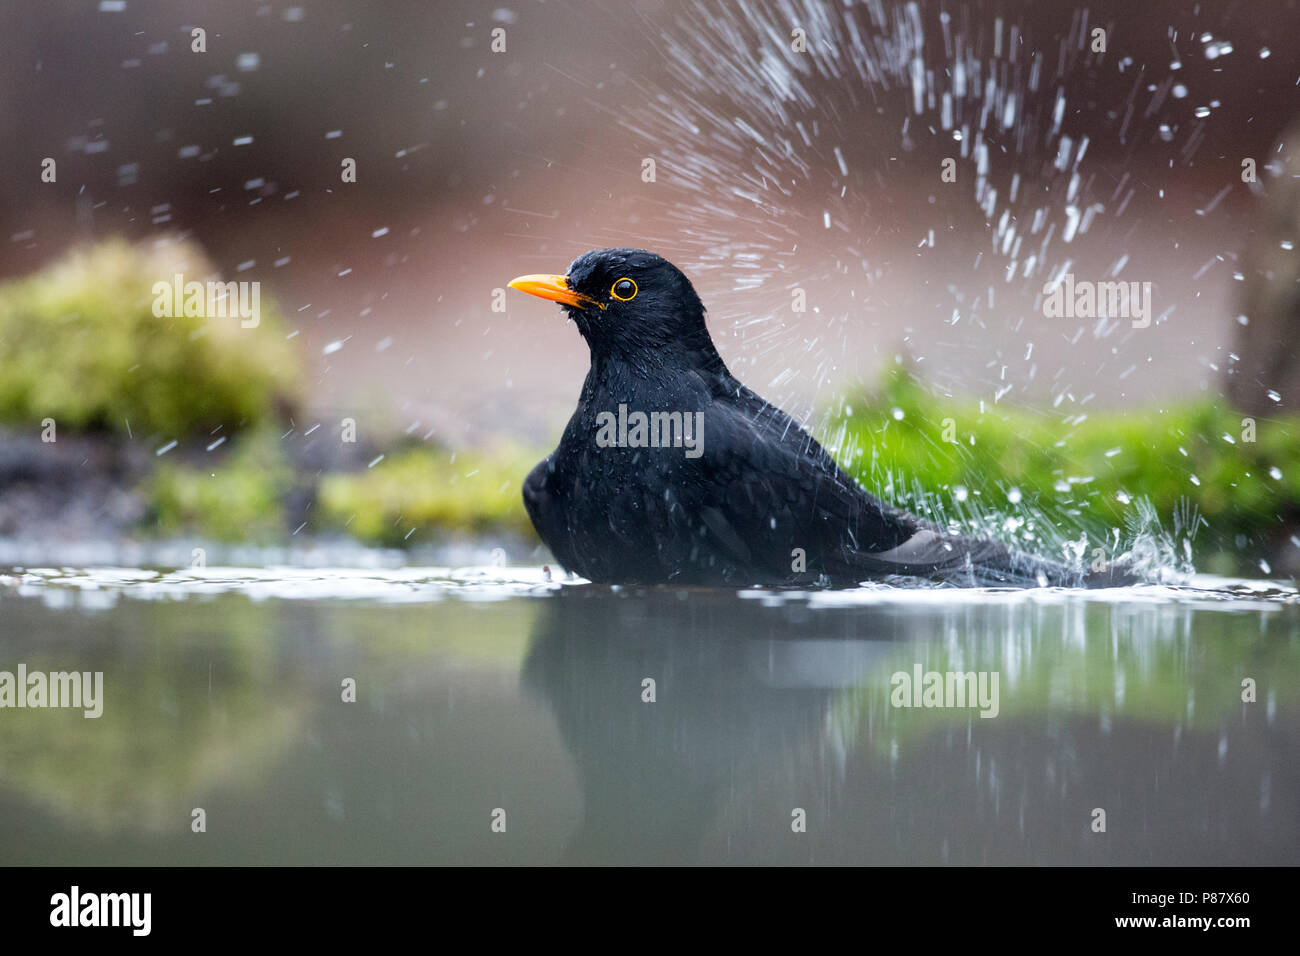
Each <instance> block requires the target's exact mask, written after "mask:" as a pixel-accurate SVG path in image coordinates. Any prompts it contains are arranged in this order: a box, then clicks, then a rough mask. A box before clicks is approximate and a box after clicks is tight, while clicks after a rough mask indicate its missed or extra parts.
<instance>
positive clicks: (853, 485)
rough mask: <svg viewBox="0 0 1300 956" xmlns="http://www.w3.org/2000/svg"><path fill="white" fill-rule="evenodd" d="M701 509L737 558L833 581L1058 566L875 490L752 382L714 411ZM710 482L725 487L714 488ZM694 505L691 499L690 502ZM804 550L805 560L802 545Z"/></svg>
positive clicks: (981, 574)
mask: <svg viewBox="0 0 1300 956" xmlns="http://www.w3.org/2000/svg"><path fill="white" fill-rule="evenodd" d="M706 422H707V424H708V428H709V431H708V432H707V433H706V434H705V436H704V454H703V456H702V459H701V460H702V461H703V465H702V467H701V469H700V474H699V478H700V481H699V483H698V486H697V485H695V484H693V483H691V482H684V483H682V487H683V494H684V495H687V496H689V495H690V494H691V493H692V490H693V489H694V490H695V491H696V493H697V494H698V495H699V499H700V500H699V501H698V502H697V503H696V504H697V508H696V510H695V513H696V514H698V516H699V519H700V521H701V522H702V524H703V525H704V527H705V529H706V533H707V534H708V535H709V536H710V537H711V538H712V540H713V541H714V542H715V543H716V545H717V546H718V547H719V548H720V549H722V550H723V551H724V552H726V553H728V554H730V555H732V556H733V557H734V558H735V559H736V561H737V562H739V563H741V564H745V565H756V566H759V567H762V568H764V569H765V570H767V571H768V572H769V573H771V574H775V575H785V576H792V574H793V572H794V569H795V568H796V567H797V566H798V564H800V563H802V564H803V565H805V566H806V574H807V575H808V576H811V577H814V578H815V577H817V576H819V575H820V574H825V575H826V576H827V577H828V578H830V579H831V580H832V581H838V582H842V581H863V580H867V579H878V578H882V577H886V576H890V575H903V576H909V577H926V578H941V579H950V580H956V579H957V578H959V577H965V578H967V582H966V583H981V584H983V583H987V584H1001V583H1035V582H1036V581H1040V580H1041V579H1042V574H1043V572H1044V569H1047V570H1048V571H1049V572H1051V573H1050V574H1049V579H1051V580H1052V581H1053V583H1054V582H1055V579H1056V577H1057V575H1056V573H1055V572H1056V571H1057V570H1058V569H1059V566H1056V565H1053V564H1052V563H1051V562H1047V563H1046V564H1044V563H1042V562H1041V561H1040V560H1039V559H1035V558H1032V557H1030V556H1028V555H1019V554H1016V553H1014V552H1011V551H1009V550H1008V549H1007V548H1006V547H1005V546H1003V545H1001V544H999V543H997V542H993V541H987V540H974V539H970V538H963V537H959V536H956V535H952V534H949V533H947V532H945V531H944V530H943V529H941V528H939V527H937V526H935V525H932V524H929V523H927V522H924V521H921V520H920V519H918V518H916V517H914V516H913V515H910V514H908V513H907V512H905V511H902V510H900V509H897V508H894V507H892V506H890V505H887V504H885V503H884V502H882V501H881V500H880V499H878V498H876V497H875V496H874V495H872V494H870V493H869V492H867V491H866V490H865V489H864V488H863V487H862V486H861V485H859V484H858V483H857V481H856V480H855V479H854V478H853V477H852V476H851V475H849V474H848V473H847V472H845V471H844V469H842V468H841V467H840V466H839V465H838V464H837V463H836V461H835V459H834V458H833V457H831V455H830V454H829V453H828V452H826V451H825V449H823V448H822V447H821V445H820V444H819V443H818V442H817V441H816V440H815V439H814V438H813V437H812V436H811V435H809V434H808V433H807V432H806V431H804V430H803V429H802V428H800V427H799V425H798V424H797V423H795V422H794V421H793V420H792V419H791V418H790V417H789V416H788V415H786V414H785V413H784V412H782V411H780V410H779V409H777V408H776V407H775V406H772V405H770V404H768V403H766V402H765V401H763V400H762V399H761V398H759V397H758V396H756V395H754V394H753V393H752V392H749V391H748V390H747V389H744V390H742V391H741V392H739V393H738V394H737V395H735V397H734V398H733V399H731V400H723V401H719V402H716V403H715V404H714V405H713V407H712V408H711V409H710V410H709V412H708V414H707V415H706ZM707 489H722V494H721V495H709V496H708V497H707V499H706V498H705V495H704V492H705V491H706V490H707ZM683 504H684V505H686V506H687V511H688V512H689V511H690V505H691V502H690V501H683ZM796 549H799V550H801V551H802V560H800V557H799V554H798V551H797V550H796Z"/></svg>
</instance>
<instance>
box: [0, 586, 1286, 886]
mask: <svg viewBox="0 0 1300 956" xmlns="http://www.w3.org/2000/svg"><path fill="white" fill-rule="evenodd" d="M51 605H55V606H51ZM20 661H21V662H25V663H26V664H27V666H28V669H29V670H34V669H45V670H63V669H73V668H75V669H79V670H102V671H104V675H105V676H104V680H105V698H106V700H105V706H104V715H103V717H101V718H100V719H98V720H87V719H84V718H82V717H81V715H80V712H76V713H71V712H67V711H53V710H43V711H33V710H21V711H20V710H11V709H6V710H0V862H4V863H66V864H82V863H92V864H107V863H195V864H222V863H344V862H355V863H398V862H402V863H421V862H428V863H435V862H436V863H470V862H486V863H508V862H518V863H552V862H562V861H563V862H619V863H622V862H629V863H630V862H646V863H658V862H731V863H808V862H816V863H849V862H862V863H883V864H911V863H953V864H977V863H1040V864H1042V863H1048V864H1050V863H1086V864H1156V863H1208V864H1220V863H1222V864H1229V863H1243V864H1250V863H1292V864H1294V863H1297V862H1300V759H1298V758H1300V722H1298V718H1300V692H1298V691H1297V686H1298V683H1297V682H1298V681H1300V607H1297V606H1296V605H1294V604H1285V603H1273V604H1270V603H1267V602H1263V601H1251V602H1239V603H1235V604H1234V603H1232V602H1228V603H1223V604H1220V605H1214V604H1210V603H1197V602H1186V601H1181V600H1168V599H1164V600H1154V599H1147V598H1143V597H1138V596H1135V597H1134V598H1133V599H1132V600H1114V599H1109V600H1095V599H1084V598H1076V597H1059V596H1058V597H1056V598H1050V599H1044V598H1042V597H1039V598H1034V599H1029V598H1023V597H1010V596H1003V595H991V596H989V598H988V600H986V601H971V600H969V599H967V600H962V601H955V600H950V599H947V598H946V597H945V596H943V595H939V596H936V597H935V599H934V600H933V601H929V602H919V601H918V602H915V603H910V602H909V603H893V602H887V601H886V602H879V601H863V602H854V601H845V602H842V603H835V602H830V603H827V604H822V603H819V602H814V603H812V604H810V603H809V602H808V601H805V600H802V599H794V600H786V601H773V600H770V599H762V598H755V597H742V596H737V595H735V594H728V593H719V592H707V591H695V592H690V593H686V592H677V591H647V592H623V593H614V592H610V591H608V590H605V589H597V588H567V589H565V590H564V591H562V592H546V593H540V594H536V595H518V596H512V597H506V598H505V599H502V600H495V601H473V600H463V599H458V598H446V597H444V598H443V599H440V600H436V601H432V602H427V603H401V604H395V603H389V602H376V601H346V602H343V601H326V600H296V601H295V600H282V599H275V598H272V599H267V600H260V601H255V600H250V599H249V597H247V596H246V595H245V594H242V593H226V594H218V595H212V596H206V597H202V596H191V597H188V598H185V599H183V600H169V601H141V600H132V599H126V598H124V599H120V600H117V599H114V600H109V601H102V600H93V599H92V600H89V601H87V599H86V598H85V597H82V598H75V597H69V598H68V599H67V600H59V601H51V600H49V596H48V594H47V595H44V596H42V595H40V594H31V595H29V596H18V595H15V594H12V593H11V594H8V595H5V596H0V670H5V669H7V670H13V669H14V668H15V666H16V664H17V663H18V662H20ZM917 664H919V665H921V667H922V668H923V669H924V670H927V671H928V670H938V671H947V670H953V671H971V670H973V671H990V672H991V671H996V672H998V673H999V675H1000V695H999V696H1000V699H999V713H998V716H997V717H995V718H992V719H984V718H980V717H979V716H978V712H977V711H976V710H971V709H900V708H895V707H892V706H891V705H890V676H891V674H893V673H894V672H896V671H908V672H910V671H911V670H912V668H913V666H914V665H917ZM345 677H353V678H355V679H356V681H357V687H358V701H357V703H355V704H349V703H344V702H342V700H341V699H340V698H341V693H340V684H341V681H342V680H343V678H345ZM647 678H650V679H653V681H654V682H655V694H656V700H655V702H653V703H647V702H644V701H643V699H642V697H643V681H644V680H645V679H647ZM1243 678H1253V679H1254V680H1255V681H1256V682H1257V685H1258V691H1257V695H1258V700H1257V702H1255V703H1243V702H1242V700H1241V693H1242V690H1241V682H1242V680H1243ZM195 807H202V808H204V810H205V811H206V813H207V832H206V833H202V834H195V833H192V832H191V830H190V820H191V811H192V809H193V808H195ZM496 808H501V809H503V810H504V811H505V815H506V832H505V833H494V832H492V829H491V822H492V814H493V811H494V810H495V809H496ZM795 808H800V809H802V810H803V811H804V813H805V814H806V818H807V832H804V833H796V832H793V831H792V826H791V822H792V812H793V811H794V810H795ZM1094 808H1103V809H1104V810H1105V812H1106V832H1105V833H1094V832H1092V829H1091V827H1090V824H1091V823H1092V821H1093V810H1094Z"/></svg>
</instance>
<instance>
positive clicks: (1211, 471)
mask: <svg viewBox="0 0 1300 956" xmlns="http://www.w3.org/2000/svg"><path fill="white" fill-rule="evenodd" d="M900 415H901V417H900ZM1242 419H1243V416H1242V415H1240V414H1238V413H1236V412H1234V411H1232V410H1231V409H1228V408H1224V407H1222V406H1218V405H1215V404H1213V403H1211V402H1208V401H1202V402H1191V403H1181V404H1176V405H1171V406H1168V407H1165V408H1144V409H1140V410H1135V411H1130V412H1125V411H1106V412H1101V413H1096V412H1092V413H1089V414H1087V415H1086V416H1085V417H1083V418H1082V419H1081V418H1080V413H1079V412H1077V411H1074V410H1071V411H1056V410H1052V409H1045V410H1040V411H1037V412H1034V411H1029V410H1025V409H1019V408H1011V407H1007V406H1004V405H991V404H989V403H985V405H984V407H983V409H981V407H980V405H979V403H977V402H971V401H963V400H959V399H949V398H938V397H935V396H933V395H931V394H930V393H928V392H927V391H926V390H925V389H924V388H922V387H921V386H920V385H918V384H917V383H916V382H915V381H913V380H912V379H911V378H910V377H909V376H907V375H906V374H904V373H901V372H899V373H897V374H895V375H892V376H890V377H889V378H888V379H887V380H886V382H885V384H884V386H883V388H882V389H881V391H880V392H879V393H877V394H875V395H873V396H869V397H867V399H866V401H865V402H864V403H861V404H858V406H857V407H856V408H854V409H853V410H852V411H849V410H847V409H846V411H845V413H844V414H843V415H840V416H838V417H836V418H834V419H833V420H832V421H831V422H830V424H829V426H828V428H827V429H826V431H825V435H826V438H827V440H828V442H829V443H830V444H832V445H836V446H838V447H839V448H840V449H841V452H840V457H841V460H842V461H844V462H845V463H846V464H847V466H848V467H849V468H850V469H851V470H852V471H854V473H855V474H856V475H857V477H858V478H859V480H861V481H862V482H863V483H864V484H865V485H867V486H868V487H869V488H875V489H877V490H879V491H881V492H882V493H883V494H884V495H885V496H886V497H888V498H891V499H893V500H895V501H899V502H901V503H903V504H907V505H911V506H915V505H919V504H925V505H927V506H929V507H930V508H931V509H933V511H934V513H936V514H939V515H944V516H948V517H952V516H963V515H969V514H971V513H972V512H973V511H975V510H978V509H977V508H975V507H972V505H971V504H970V503H971V502H972V501H976V500H978V501H979V502H980V503H981V505H982V507H983V508H984V509H987V510H989V511H991V512H1003V513H1005V512H1009V511H1011V510H1012V508H1011V507H1010V505H1009V502H1008V497H1007V496H1008V492H1010V490H1011V489H1012V488H1015V489H1017V490H1018V491H1019V493H1020V496H1021V499H1022V500H1023V501H1024V502H1025V503H1026V504H1028V505H1029V506H1031V508H1033V509H1035V510H1037V512H1038V513H1040V514H1042V515H1043V516H1044V517H1045V518H1047V519H1049V520H1050V519H1052V518H1053V517H1054V516H1060V515H1069V514H1074V515H1076V516H1078V518H1079V519H1080V520H1079V521H1078V522H1077V524H1078V525H1079V526H1082V527H1085V528H1088V527H1092V528H1094V529H1098V528H1102V527H1107V528H1109V527H1120V526H1123V525H1124V524H1125V523H1126V521H1127V520H1128V519H1131V518H1132V517H1133V510H1134V509H1133V506H1132V505H1131V504H1129V503H1127V502H1128V500H1130V499H1137V498H1139V497H1143V498H1146V499H1148V500H1150V502H1151V503H1152V504H1153V505H1154V506H1155V509H1156V512H1157V514H1158V515H1159V516H1160V517H1161V519H1162V520H1163V521H1165V522H1168V520H1169V518H1170V516H1171V515H1172V514H1173V513H1174V512H1175V511H1176V510H1179V509H1181V510H1182V511H1183V512H1184V513H1188V509H1189V506H1191V507H1194V508H1195V509H1197V511H1198V512H1199V514H1200V515H1201V517H1202V518H1204V519H1205V521H1206V523H1207V524H1208V526H1209V531H1210V534H1209V535H1208V536H1205V537H1204V538H1202V539H1201V540H1200V541H1198V543H1199V544H1201V545H1202V546H1203V548H1202V550H1206V549H1213V548H1215V547H1219V546H1224V545H1226V546H1228V547H1232V544H1233V540H1234V539H1235V537H1236V536H1237V535H1238V534H1244V535H1246V536H1247V537H1248V538H1257V537H1260V536H1265V535H1268V534H1270V533H1273V532H1276V530H1277V529H1278V528H1279V527H1280V521H1281V520H1282V519H1289V520H1294V519H1295V518H1296V517H1297V516H1300V416H1297V415H1294V414H1292V415H1287V416H1279V417H1277V418H1273V419H1259V420H1258V421H1257V422H1256V423H1255V441H1253V442H1248V441H1245V440H1243V430H1244V426H1243V423H1242ZM948 420H951V421H950V422H949V421H948ZM945 425H947V426H948V427H949V428H950V429H951V430H953V431H955V438H956V441H955V442H953V441H945V440H944V437H945V435H944V431H945ZM1274 469H1276V471H1274ZM1274 474H1279V475H1280V477H1274ZM917 488H920V489H925V491H926V492H928V493H930V495H929V496H925V495H921V494H918V493H916V492H915V489H917ZM958 488H962V489H965V493H966V502H965V503H963V502H962V501H960V500H959V498H960V495H959V494H958V492H957V489H958ZM1203 530H1204V529H1203Z"/></svg>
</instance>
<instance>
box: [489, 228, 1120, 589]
mask: <svg viewBox="0 0 1300 956" xmlns="http://www.w3.org/2000/svg"><path fill="white" fill-rule="evenodd" d="M510 286H511V288H514V289H518V290H520V291H522V292H527V293H529V294H531V295H535V296H540V297H541V298H544V299H550V300H553V301H555V302H558V303H560V304H561V306H562V307H563V308H564V310H565V311H566V312H567V313H568V315H569V317H570V318H571V319H572V320H573V322H574V324H575V325H576V326H577V327H578V331H579V332H580V333H582V337H583V338H584V339H586V341H587V345H588V347H589V349H590V351H591V368H590V371H589V372H588V373H587V378H586V381H585V382H584V383H583V386H582V394H581V395H580V396H579V399H578V408H577V410H576V411H575V412H574V413H573V417H572V418H570V419H569V423H568V425H567V426H566V427H565V429H564V434H563V436H562V437H561V438H560V443H559V446H558V447H557V448H556V449H555V451H554V452H552V453H551V454H550V456H548V457H547V458H546V460H545V461H543V462H541V463H540V464H539V465H537V467H536V468H534V469H533V470H532V472H531V473H530V474H529V475H528V478H527V480H526V481H525V482H524V487H523V497H524V506H525V507H526V508H527V510H528V515H529V517H530V518H531V519H532V522H533V526H534V527H536V529H537V533H538V534H539V535H540V536H541V538H542V541H543V542H545V544H546V546H547V547H548V548H550V550H551V552H552V553H553V554H554V555H555V558H556V560H557V561H558V562H559V563H560V564H561V565H563V566H564V568H566V569H567V570H569V571H571V572H575V573H577V574H579V575H581V576H583V577H585V578H587V579H589V580H591V581H593V582H597V583H608V584H669V583H671V584H687V585H706V586H708V585H714V586H717V585H727V586H801V587H809V586H819V585H820V586H830V587H852V586H857V585H858V584H860V583H862V582H864V581H869V580H871V581H881V580H887V579H893V578H908V579H917V578H921V579H929V580H933V581H941V582H945V583H949V584H955V585H967V586H1013V587H1034V586H1049V585H1051V586H1080V585H1092V586H1097V585H1111V584H1123V583H1129V582H1130V581H1131V580H1132V575H1131V574H1130V573H1129V572H1127V571H1126V570H1123V569H1112V570H1110V571H1107V572H1105V573H1100V574H1098V573H1091V574H1089V573H1085V572H1083V571H1080V570H1075V569H1072V568H1070V567H1068V566H1066V565H1064V564H1061V563H1058V562H1055V561H1050V560H1046V559H1044V558H1041V557H1037V556H1035V555H1030V554H1025V553H1022V552H1017V551H1014V550H1012V549H1009V548H1007V547H1006V546H1005V545H1002V544H1000V543H997V542H994V541H989V540H984V539H976V538H968V537H961V536H958V535H953V534H950V533H948V532H947V531H945V530H944V529H943V528H941V527H939V526H937V525H935V524H932V523H929V522H927V521H924V520H922V519H920V518H917V517H915V516H914V515H911V514H909V513H907V512H906V511H902V510H900V509H898V508H895V507H891V506H890V505H888V504H886V503H884V502H882V501H881V500H879V499H878V498H876V497H874V496H873V495H871V494H869V493H868V492H867V491H866V490H865V489H864V488H863V487H862V486H861V485H859V484H858V483H857V481H855V480H854V479H853V477H852V476H850V475H849V474H848V473H846V472H845V471H844V470H843V469H842V468H840V466H839V465H838V464H837V463H836V461H835V459H834V458H832V457H831V455H830V454H828V453H827V452H826V451H825V450H824V449H823V448H822V447H821V445H819V444H818V443H817V442H816V441H815V440H814V439H813V437H812V436H811V435H809V434H808V433H807V432H806V431H804V430H803V429H802V428H800V427H799V425H798V424H796V423H795V422H794V420H793V419H791V418H790V417H789V416H788V415H786V414H785V413H784V412H782V411H781V410H780V409H779V408H777V407H776V406H775V405H772V404H771V403H769V402H767V401H764V400H763V399H762V398H760V397H759V396H758V395H757V394H755V393H754V392H752V391H751V390H750V389H748V388H746V387H745V386H744V385H743V384H742V383H741V382H740V381H739V380H738V379H737V378H736V377H735V376H734V375H732V374H731V372H730V371H728V369H727V366H726V364H725V363H724V362H723V361H722V357H721V356H720V355H719V354H718V350H717V349H716V348H715V347H714V345H713V340H712V338H711V337H710V336H709V331H708V329H707V327H706V326H705V323H704V305H703V303H701V301H700V297H699V296H698V295H697V294H696V292H695V289H694V288H693V287H692V285H691V283H690V281H689V280H688V279H687V278H686V276H685V275H684V274H683V273H682V272H681V270H680V269H678V268H677V267H676V266H674V265H673V264H672V263H670V262H668V261H667V260H665V259H663V258H662V257H660V256H657V255H655V254H654V253H652V252H646V251H645V250H642V249H600V250H595V251H592V252H588V253H586V254H584V255H582V256H580V257H578V258H577V259H575V260H574V262H573V264H572V265H570V266H569V271H568V274H567V275H527V276H521V277H519V278H518V279H515V280H514V281H513V282H511V283H510Z"/></svg>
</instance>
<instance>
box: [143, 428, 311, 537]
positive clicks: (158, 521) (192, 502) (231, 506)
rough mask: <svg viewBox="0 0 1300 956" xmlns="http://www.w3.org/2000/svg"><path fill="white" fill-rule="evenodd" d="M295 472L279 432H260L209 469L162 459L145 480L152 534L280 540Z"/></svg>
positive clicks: (242, 439) (242, 438)
mask: <svg viewBox="0 0 1300 956" xmlns="http://www.w3.org/2000/svg"><path fill="white" fill-rule="evenodd" d="M293 484H294V470H293V467H292V465H291V464H290V462H289V459H288V456H287V455H286V454H285V451H284V446H283V444H282V442H281V441H280V438H279V435H278V433H277V432H276V431H275V430H274V429H272V428H270V427H264V428H259V429H257V430H256V431H254V432H251V433H248V434H246V435H244V436H242V437H241V438H240V439H238V440H237V441H236V443H235V446H234V448H233V449H232V450H231V452H230V454H228V455H227V456H225V457H224V458H223V459H221V460H220V461H219V462H218V463H216V464H214V465H213V466H212V467H208V468H198V467H194V466H192V465H186V464H183V463H181V462H172V461H167V460H164V461H163V462H162V463H161V464H160V465H159V466H158V467H157V469H155V471H154V473H153V474H152V475H151V476H150V477H149V479H148V480H147V481H146V486H145V497H146V500H147V501H148V502H149V505H150V521H151V522H152V524H153V530H155V531H157V532H160V533H162V534H181V533H197V534H199V535H202V536H203V537H205V538H210V539H212V540H215V541H226V542H240V541H250V542H271V541H276V540H278V539H280V538H283V537H284V534H285V531H286V530H287V529H286V520H287V519H286V516H285V514H284V499H285V496H286V495H287V494H288V493H289V492H290V491H291V490H292V488H293Z"/></svg>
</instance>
